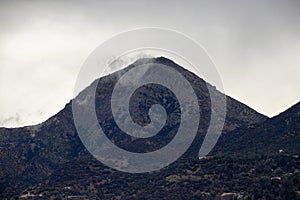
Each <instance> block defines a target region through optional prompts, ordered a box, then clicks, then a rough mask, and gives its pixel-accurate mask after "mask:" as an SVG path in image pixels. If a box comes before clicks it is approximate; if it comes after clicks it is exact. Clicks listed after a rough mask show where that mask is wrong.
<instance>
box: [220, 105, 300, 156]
mask: <svg viewBox="0 0 300 200" xmlns="http://www.w3.org/2000/svg"><path fill="white" fill-rule="evenodd" d="M218 143H219V145H217V146H215V152H218V151H222V152H225V151H226V152H228V153H230V152H240V153H245V154H249V153H269V154H274V153H276V152H281V153H288V154H299V153H300V145H299V144H300V102H298V103H297V104H295V105H294V106H292V107H291V108H289V109H288V110H286V111H285V112H283V113H281V114H279V115H277V116H275V117H273V118H271V119H267V120H266V121H264V122H262V123H259V124H255V125H251V126H248V127H241V128H239V129H236V130H233V131H231V132H230V133H228V134H226V135H223V136H221V138H220V139H219V141H218Z"/></svg>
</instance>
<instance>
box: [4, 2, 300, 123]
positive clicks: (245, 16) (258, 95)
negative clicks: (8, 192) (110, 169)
mask: <svg viewBox="0 0 300 200" xmlns="http://www.w3.org/2000/svg"><path fill="white" fill-rule="evenodd" d="M299 19H300V1H275V0H273V1H226V2H225V1H174V0H173V1H141V0H139V1H64V2H61V1H32V0H27V1H1V2H0V92H1V98H0V110H1V114H0V126H21V125H27V124H34V123H38V122H42V121H43V120H45V119H47V118H48V117H50V116H52V115H53V114H55V113H56V112H58V111H59V110H61V109H62V108H63V107H64V105H65V104H66V103H67V102H69V100H70V99H71V98H72V95H73V88H74V84H75V80H76V76H77V74H78V72H79V70H80V66H81V65H82V63H83V62H84V60H85V59H86V58H87V56H88V55H89V54H90V53H91V52H92V51H93V49H94V48H96V47H97V46H98V45H100V44H101V43H102V42H104V41H105V40H107V39H109V38H110V37H111V36H113V35H115V34H118V33H120V32H123V31H126V30H131V29H134V28H140V27H149V26H154V27H163V28H169V29H174V30H178V31H180V32H182V33H184V34H186V35H188V36H190V37H192V38H193V39H195V40H196V41H197V42H198V43H200V44H202V45H203V46H204V47H205V48H206V50H207V51H208V53H209V55H210V56H211V58H212V59H213V61H214V62H215V64H216V65H217V68H218V70H219V72H220V74H221V77H222V79H223V84H224V88H225V91H226V93H227V94H228V95H230V96H232V97H234V98H236V99H238V100H239V101H242V102H243V103H246V104H247V105H249V106H251V107H252V108H254V109H256V110H257V111H259V112H261V113H263V114H266V115H268V116H274V115H276V114H278V113H279V112H282V111H284V110H285V109H286V108H288V107H290V106H291V105H293V104H294V103H296V102H298V101H299V100H300V92H299V91H300V79H299V74H300V23H299Z"/></svg>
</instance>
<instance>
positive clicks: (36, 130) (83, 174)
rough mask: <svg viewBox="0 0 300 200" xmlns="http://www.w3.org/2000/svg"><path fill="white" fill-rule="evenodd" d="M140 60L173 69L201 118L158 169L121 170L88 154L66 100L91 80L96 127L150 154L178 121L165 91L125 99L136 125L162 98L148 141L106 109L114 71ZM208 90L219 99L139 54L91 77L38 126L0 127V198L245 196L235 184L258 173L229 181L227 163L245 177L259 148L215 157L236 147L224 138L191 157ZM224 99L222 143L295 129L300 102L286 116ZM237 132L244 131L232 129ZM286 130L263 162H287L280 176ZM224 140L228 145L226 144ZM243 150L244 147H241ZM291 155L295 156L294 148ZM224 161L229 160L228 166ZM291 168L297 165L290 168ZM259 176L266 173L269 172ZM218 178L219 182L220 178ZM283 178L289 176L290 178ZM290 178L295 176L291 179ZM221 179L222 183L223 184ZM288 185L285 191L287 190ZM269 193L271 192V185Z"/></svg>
mask: <svg viewBox="0 0 300 200" xmlns="http://www.w3.org/2000/svg"><path fill="white" fill-rule="evenodd" d="M140 63H158V64H164V65H167V66H168V67H171V68H174V69H175V70H177V71H178V72H180V73H181V74H182V75H183V76H184V77H185V78H186V79H187V80H188V81H189V82H190V83H191V85H192V87H193V89H194V90H195V93H196V95H197V98H198V103H199V105H201V106H200V115H201V123H200V126H199V130H198V133H197V136H196V139H195V141H194V142H193V144H192V145H191V147H190V148H189V149H188V151H187V152H186V153H185V154H184V155H183V156H182V157H181V158H180V159H179V160H178V161H176V162H175V163H173V164H171V165H170V166H168V167H166V168H164V169H162V170H160V171H157V172H151V173H146V174H127V173H123V172H118V171H115V170H112V169H110V168H108V167H106V166H104V165H103V164H102V163H100V162H99V161H97V160H96V159H94V158H93V157H92V156H91V155H90V154H89V153H88V152H87V150H86V149H85V147H84V146H83V145H82V143H81V141H80V139H79V136H78V133H77V131H76V128H75V125H74V121H73V115H72V102H73V101H78V100H82V99H80V98H82V97H84V96H85V94H88V92H89V89H90V88H91V87H92V86H93V84H97V90H96V96H95V98H96V100H97V101H96V105H95V108H96V113H97V117H98V119H99V123H100V124H101V127H105V129H106V130H107V136H108V137H109V138H110V139H111V140H112V141H114V142H116V144H117V145H118V146H120V147H122V148H124V149H128V150H131V151H135V152H141V151H153V150H154V149H157V148H161V147H162V146H164V145H165V144H167V143H168V142H169V141H170V140H172V138H173V137H174V134H176V128H177V127H178V123H179V121H178V119H179V118H178V113H179V112H178V109H179V107H178V102H177V101H176V98H175V97H174V95H173V94H172V92H170V91H168V90H167V89H166V88H163V87H159V86H158V85H150V86H147V87H142V88H140V89H139V91H138V92H137V93H136V97H135V99H133V101H132V102H133V110H132V113H133V116H134V118H135V120H136V121H137V122H138V123H141V124H147V123H149V118H148V117H149V116H147V113H145V110H147V109H148V108H149V106H151V105H153V104H155V103H162V104H163V105H164V107H166V109H167V111H168V114H170V116H171V117H170V118H171V119H172V120H169V121H167V123H166V125H165V126H164V129H163V132H162V133H161V134H159V135H158V137H156V138H155V139H154V140H150V141H147V142H145V141H143V140H132V137H130V136H128V135H124V134H120V133H119V132H120V130H119V129H118V127H117V126H116V124H115V122H114V121H113V118H112V113H111V111H110V102H109V97H110V96H111V93H112V91H113V89H114V86H115V84H116V82H117V81H118V80H119V78H120V77H121V75H123V74H124V73H126V72H127V71H128V70H129V69H131V68H134V67H135V66H136V65H139V64H140ZM207 87H210V89H212V90H214V91H215V92H216V93H217V94H218V95H220V96H221V95H224V94H222V93H220V92H218V91H217V90H216V89H215V87H213V86H212V85H210V84H207V83H206V82H205V81H204V80H203V79H201V78H199V77H197V76H196V75H195V74H193V73H191V72H189V71H188V70H186V69H184V68H182V67H181V66H179V65H177V64H176V63H174V62H173V61H171V60H169V59H167V58H164V57H159V58H150V59H140V60H138V61H136V62H135V63H133V64H131V65H130V66H128V67H127V68H125V69H123V70H120V71H118V72H115V73H113V74H110V75H108V76H105V77H101V78H100V79H98V80H97V81H95V82H93V83H92V84H91V85H90V86H89V87H87V88H86V89H84V90H83V91H82V92H81V93H80V94H79V96H78V97H76V98H75V99H73V100H72V101H71V102H69V103H68V104H67V105H66V106H65V108H64V109H63V110H62V111H60V112H59V113H57V114H56V115H55V116H53V117H51V118H50V119H48V120H47V121H45V122H44V123H41V124H39V125H35V126H29V127H23V128H15V129H14V128H12V129H7V128H1V129H0V175H1V179H0V198H10V197H15V198H17V197H19V196H20V195H22V194H24V195H25V196H24V197H26V194H27V193H28V192H30V195H32V197H31V198H34V197H33V196H34V195H42V196H37V197H36V198H37V199H42V198H44V199H49V198H50V197H51V198H54V199H56V198H66V197H68V196H69V197H70V196H71V197H74V196H82V198H89V199H99V198H101V199H103V198H105V199H117V196H119V198H121V199H126V198H127V199H132V198H136V199H141V198H145V199H150V197H151V198H152V199H155V198H165V199H168V198H175V199H179V198H181V199H182V198H189V199H191V198H192V197H193V198H205V199H207V198H214V197H215V196H217V195H220V193H221V192H226V190H230V191H232V190H233V189H234V190H235V193H238V192H241V191H244V192H245V194H244V193H241V194H240V195H244V197H245V196H247V195H248V196H249V195H251V194H252V193H251V190H250V191H249V190H247V189H245V188H242V185H241V184H243V183H247V184H250V183H253V182H254V183H255V184H258V185H259V184H260V181H261V174H263V173H260V172H257V171H255V172H253V173H252V174H251V175H248V177H247V178H246V179H247V180H245V179H240V180H239V182H237V181H236V180H235V179H234V180H235V181H234V180H233V179H232V178H234V177H233V176H231V177H230V176H229V175H228V174H232V173H233V172H232V169H231V168H234V167H236V165H239V164H240V163H246V162H247V163H248V164H244V165H243V166H244V168H242V169H241V170H240V171H239V173H238V175H240V174H241V173H245V174H246V172H244V171H243V170H248V171H249V170H251V169H252V168H253V167H254V168H255V167H256V166H257V164H258V163H260V164H261V165H264V163H265V158H264V157H260V156H261V155H263V154H259V152H258V153H253V154H251V155H249V157H248V154H247V155H245V156H243V154H241V155H239V156H232V157H231V154H230V153H228V154H222V151H223V150H224V152H233V151H235V153H239V151H238V150H239V148H240V147H235V144H236V143H226V144H225V145H223V143H220V142H218V145H217V147H216V150H215V151H216V154H215V156H214V155H213V156H212V157H207V158H205V159H201V160H199V159H198V151H199V147H200V145H201V143H202V141H203V138H204V136H205V133H206V131H207V128H208V125H209V122H210V114H211V112H214V111H212V110H211V106H210V104H211V102H210V98H209V92H208V88H207ZM152 95H155V97H156V98H155V99H153V100H151V101H150V102H149V101H145V100H143V99H147V98H149V97H151V96H152ZM226 99H227V116H226V120H225V125H224V128H223V132H222V135H224V137H221V139H222V140H226V141H227V140H230V138H231V136H232V137H233V136H234V138H240V137H241V138H243V137H247V138H249V137H250V138H251V139H253V142H252V143H253V145H252V146H253V147H251V146H249V148H250V149H251V148H254V147H255V142H254V141H255V140H254V139H255V138H257V137H262V134H263V132H261V131H257V132H255V130H256V129H257V130H259V129H260V130H265V129H266V130H265V131H266V132H265V133H266V134H269V133H270V131H273V132H274V134H275V133H276V132H278V130H286V129H287V126H288V127H294V128H295V131H296V130H298V129H297V127H298V128H299V121H297V120H294V119H293V116H294V113H298V114H299V106H298V107H296V108H294V109H293V110H295V111H293V112H291V111H289V112H291V113H290V114H285V113H283V114H281V115H279V116H278V117H275V118H272V119H268V118H267V117H265V116H263V115H261V114H259V113H257V112H256V111H254V110H253V109H251V108H249V107H248V106H246V105H244V104H242V103H240V102H238V101H236V100H234V99H233V98H231V97H228V96H227V97H226ZM141 108H142V109H141ZM289 112H288V113H289ZM296 115H297V114H296ZM288 116H290V118H289V117H288ZM168 117H169V116H168ZM287 118H288V119H289V120H290V121H289V124H288V125H287V126H285V125H284V123H285V124H286V123H287V122H286V121H285V120H286V119H287ZM168 119H169V118H168ZM276 120H277V121H276ZM297 124H298V125H297ZM278 125H282V126H283V127H282V128H281V129H280V127H278ZM174 127H175V131H174ZM272 127H273V128H272ZM248 129H251V131H252V132H251V133H253V134H251V133H250V132H249V133H248V131H249V130H248ZM241 132H242V134H243V135H247V136H242V134H239V133H241ZM273 132H272V133H273ZM256 133H257V134H256ZM258 133H260V134H258ZM290 133H292V135H291V134H290ZM286 134H290V135H289V136H287V137H286V138H287V140H286V141H287V143H286V145H285V146H282V145H281V146H280V145H279V146H276V148H274V149H277V150H278V148H279V147H280V148H283V150H284V152H285V151H286V153H285V154H279V155H278V157H277V154H276V151H274V154H272V155H270V156H273V157H272V158H271V157H270V158H269V159H270V160H271V161H270V163H271V164H273V165H276V166H277V159H278V158H281V159H283V160H284V159H286V160H287V161H286V164H287V165H286V166H289V165H291V166H292V167H291V169H281V172H282V173H285V172H287V171H288V173H292V174H293V173H294V171H293V172H291V171H292V170H294V169H295V166H297V165H296V164H297V163H299V160H298V158H296V157H293V156H294V154H293V155H292V154H290V153H289V151H288V149H289V148H288V147H289V144H290V143H289V141H290V140H292V139H293V138H294V137H296V136H297V134H298V135H299V132H288V131H285V132H282V137H285V136H286ZM293 134H294V135H293ZM227 135H228V136H227ZM248 135H249V136H248ZM226 136H227V137H228V138H229V139H223V138H227V137H226ZM235 136H236V137H235ZM282 137H281V136H280V137H279V136H278V137H275V138H276V139H274V141H273V142H274V143H275V142H278V143H280V142H281V141H282V140H281V138H282ZM266 138H267V137H266ZM227 144H232V145H231V146H230V148H229V146H228V145H227ZM297 144H298V146H299V140H296V141H295V143H294V145H295V147H297ZM259 145H260V147H261V148H260V149H264V148H268V147H269V146H270V145H268V144H267V142H265V143H262V144H259ZM219 146H220V147H219ZM243 148H244V149H247V145H246V144H245V145H243ZM145 149H146V150H145ZM241 149H242V148H241ZM220 152H221V153H220ZM245 152H247V151H246V150H245ZM293 153H295V154H299V151H298V150H297V148H296V151H294V152H293ZM272 159H273V160H272ZM233 161H234V162H233ZM228 162H230V163H231V164H230V165H228ZM241 165H242V164H241ZM228 166H230V167H231V168H230V167H228ZM298 166H299V165H298ZM224 169H227V171H226V170H225V171H224ZM296 169H298V168H297V167H296ZM265 174H266V176H267V175H268V176H269V174H267V173H265ZM293 175H294V174H293ZM257 177H259V178H257ZM224 178H225V179H226V181H224V180H222V179H224ZM235 178H236V177H235ZM289 178H290V177H289ZM292 178H293V177H292ZM287 180H288V181H290V179H287ZM293 180H294V179H293ZM295 180H296V181H297V176H296V179H295ZM243 181H244V182H243ZM240 182H242V183H240ZM225 183H226V186H224V185H223V186H222V184H225ZM259 186H260V185H259ZM258 188H260V187H258ZM276 189H277V188H275V189H274V191H275V190H276ZM294 189H295V188H293V191H292V192H291V193H293V192H294ZM270 191H273V190H271V189H270ZM252 192H253V194H257V195H258V196H259V195H263V194H262V193H259V192H258V193H257V192H255V191H252ZM30 195H29V196H30ZM280 195H281V194H280ZM291 195H292V194H291Z"/></svg>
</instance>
